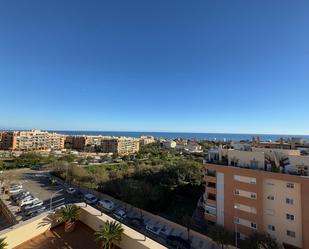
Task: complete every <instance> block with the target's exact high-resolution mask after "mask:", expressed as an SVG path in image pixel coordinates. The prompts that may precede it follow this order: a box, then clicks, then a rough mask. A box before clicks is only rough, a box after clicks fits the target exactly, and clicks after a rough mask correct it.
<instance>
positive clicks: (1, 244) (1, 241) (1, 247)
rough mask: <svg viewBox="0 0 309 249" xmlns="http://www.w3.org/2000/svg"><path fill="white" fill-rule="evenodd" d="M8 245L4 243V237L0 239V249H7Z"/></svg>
mask: <svg viewBox="0 0 309 249" xmlns="http://www.w3.org/2000/svg"><path fill="white" fill-rule="evenodd" d="M7 246H8V243H6V242H5V237H4V238H0V249H5V248H7Z"/></svg>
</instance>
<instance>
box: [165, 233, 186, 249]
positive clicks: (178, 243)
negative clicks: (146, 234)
mask: <svg viewBox="0 0 309 249" xmlns="http://www.w3.org/2000/svg"><path fill="white" fill-rule="evenodd" d="M166 243H167V244H168V245H170V246H173V247H175V248H179V249H190V243H189V242H188V241H187V240H185V239H183V238H181V237H179V236H174V235H169V236H167V237H166Z"/></svg>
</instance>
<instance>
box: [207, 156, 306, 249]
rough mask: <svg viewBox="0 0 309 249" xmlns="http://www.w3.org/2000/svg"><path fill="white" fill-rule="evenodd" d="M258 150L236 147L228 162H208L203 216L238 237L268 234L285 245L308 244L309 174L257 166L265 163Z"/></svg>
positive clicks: (301, 246)
mask: <svg viewBox="0 0 309 249" xmlns="http://www.w3.org/2000/svg"><path fill="white" fill-rule="evenodd" d="M237 153H239V154H238V155H237ZM259 153H260V154H258V152H256V151H253V152H252V151H233V153H232V155H233V159H232V160H231V159H229V160H228V161H229V163H227V164H226V165H223V164H221V162H220V161H217V162H216V163H213V162H212V163H207V164H206V165H205V168H206V174H205V181H206V187H205V194H204V210H205V219H206V220H207V221H208V222H209V223H216V224H219V225H222V226H224V227H225V228H227V229H228V230H230V231H231V232H236V233H237V237H238V238H239V239H240V240H241V239H244V238H245V237H246V236H248V235H250V234H251V233H253V232H267V233H269V234H271V235H272V236H273V237H275V238H276V239H277V240H278V242H280V243H282V244H283V245H284V247H285V248H304V249H305V248H309V212H308V210H309V178H308V176H300V175H291V174H286V173H274V172H270V171H267V167H265V168H264V169H263V167H259V166H258V165H260V164H261V165H263V164H266V163H265V162H261V160H263V156H264V152H259ZM231 161H232V163H233V162H235V161H237V164H235V163H233V165H234V166H231ZM245 161H247V163H245Z"/></svg>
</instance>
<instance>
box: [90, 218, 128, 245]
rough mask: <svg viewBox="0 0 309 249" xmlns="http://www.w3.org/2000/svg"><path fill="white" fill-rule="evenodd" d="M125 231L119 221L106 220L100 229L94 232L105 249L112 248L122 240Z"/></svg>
mask: <svg viewBox="0 0 309 249" xmlns="http://www.w3.org/2000/svg"><path fill="white" fill-rule="evenodd" d="M122 233H123V228H122V225H121V224H120V223H119V222H117V221H111V222H110V221H106V222H105V223H104V224H103V225H102V226H101V227H100V230H99V231H97V232H95V233H94V236H95V237H96V240H97V241H100V242H101V243H102V248H103V249H112V248H113V246H114V245H115V244H116V243H119V242H120V241H121V235H122Z"/></svg>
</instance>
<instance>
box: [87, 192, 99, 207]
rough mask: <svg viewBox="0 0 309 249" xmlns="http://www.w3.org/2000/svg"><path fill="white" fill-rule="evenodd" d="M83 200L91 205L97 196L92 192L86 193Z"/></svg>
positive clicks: (96, 199)
mask: <svg viewBox="0 0 309 249" xmlns="http://www.w3.org/2000/svg"><path fill="white" fill-rule="evenodd" d="M84 200H85V202H86V203H87V204H91V205H94V204H96V203H97V201H98V198H97V197H95V196H94V195H93V194H86V195H85V197H84Z"/></svg>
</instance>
